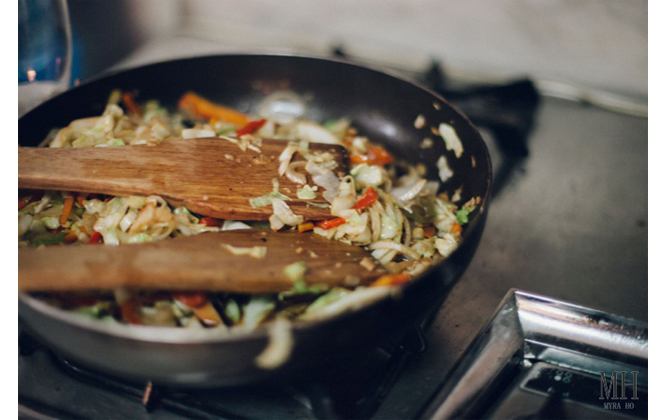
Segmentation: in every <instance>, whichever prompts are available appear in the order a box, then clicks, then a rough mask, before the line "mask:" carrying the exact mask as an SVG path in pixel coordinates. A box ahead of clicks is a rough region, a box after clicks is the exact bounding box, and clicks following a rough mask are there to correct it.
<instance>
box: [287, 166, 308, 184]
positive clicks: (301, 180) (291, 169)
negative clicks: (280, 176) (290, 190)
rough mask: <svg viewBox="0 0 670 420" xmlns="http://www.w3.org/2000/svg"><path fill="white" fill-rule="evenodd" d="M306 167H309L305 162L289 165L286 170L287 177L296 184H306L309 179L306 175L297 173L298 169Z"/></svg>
mask: <svg viewBox="0 0 670 420" xmlns="http://www.w3.org/2000/svg"><path fill="white" fill-rule="evenodd" d="M305 165H307V163H306V162H305V161H300V162H293V163H291V164H290V165H288V168H286V177H287V178H288V179H290V180H291V181H293V182H295V183H296V184H306V183H307V177H306V176H305V174H301V173H300V172H297V171H296V169H297V168H300V167H303V166H305Z"/></svg>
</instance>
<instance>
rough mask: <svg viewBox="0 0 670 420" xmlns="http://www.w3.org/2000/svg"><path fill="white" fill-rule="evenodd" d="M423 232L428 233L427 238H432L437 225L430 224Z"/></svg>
mask: <svg viewBox="0 0 670 420" xmlns="http://www.w3.org/2000/svg"><path fill="white" fill-rule="evenodd" d="M423 233H424V234H425V235H426V238H432V237H433V236H435V226H428V227H427V228H425V229H424V230H423Z"/></svg>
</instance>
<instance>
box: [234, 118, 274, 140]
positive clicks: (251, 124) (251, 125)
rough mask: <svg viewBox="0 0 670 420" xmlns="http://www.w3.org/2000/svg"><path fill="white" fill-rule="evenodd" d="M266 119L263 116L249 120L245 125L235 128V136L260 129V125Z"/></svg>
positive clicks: (261, 125)
mask: <svg viewBox="0 0 670 420" xmlns="http://www.w3.org/2000/svg"><path fill="white" fill-rule="evenodd" d="M266 121H267V120H266V119H265V118H262V119H260V120H255V121H250V122H249V123H248V124H247V125H245V126H244V127H242V128H240V129H239V130H237V137H240V136H243V135H245V134H254V133H255V132H256V131H258V130H260V128H261V127H263V125H264V124H265V122H266Z"/></svg>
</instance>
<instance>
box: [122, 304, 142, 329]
mask: <svg viewBox="0 0 670 420" xmlns="http://www.w3.org/2000/svg"><path fill="white" fill-rule="evenodd" d="M141 307H142V305H141V303H140V301H139V300H138V299H133V298H131V299H128V300H127V301H125V302H123V303H122V304H121V317H122V318H123V320H124V321H126V322H127V323H129V324H133V325H140V324H142V316H141V315H140V309H141Z"/></svg>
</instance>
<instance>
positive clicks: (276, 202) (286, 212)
mask: <svg viewBox="0 0 670 420" xmlns="http://www.w3.org/2000/svg"><path fill="white" fill-rule="evenodd" d="M272 210H273V211H274V215H275V216H277V218H279V220H280V221H281V222H282V223H283V224H285V225H289V226H298V225H299V224H300V223H302V222H303V220H304V219H303V217H302V216H298V215H296V214H295V213H293V211H292V210H291V208H290V207H289V206H288V204H286V202H284V201H283V200H280V199H278V198H273V199H272Z"/></svg>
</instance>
